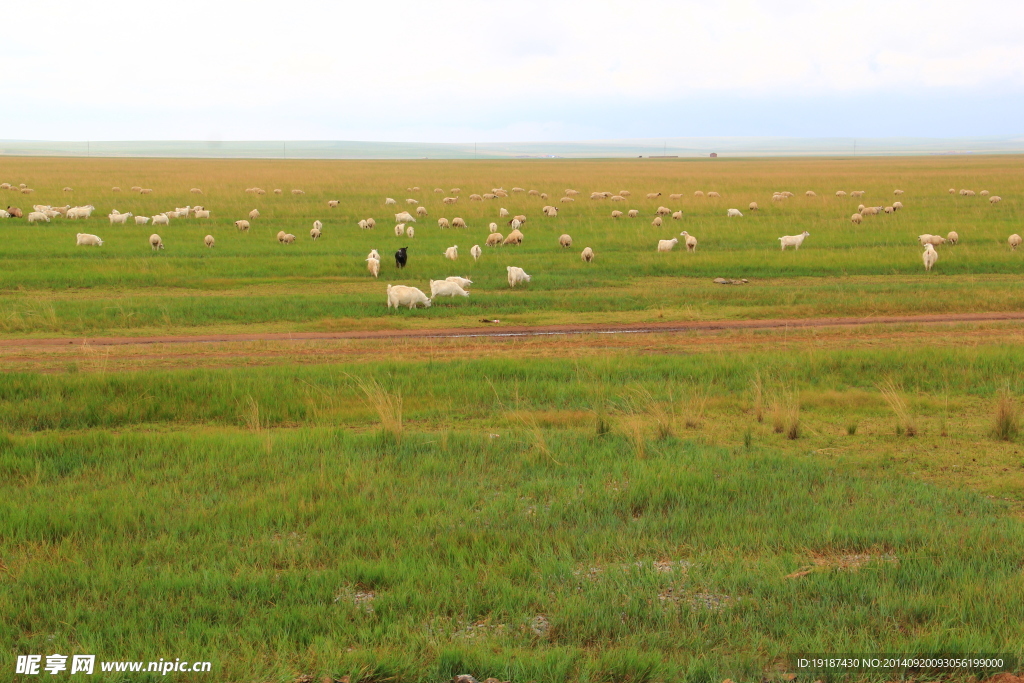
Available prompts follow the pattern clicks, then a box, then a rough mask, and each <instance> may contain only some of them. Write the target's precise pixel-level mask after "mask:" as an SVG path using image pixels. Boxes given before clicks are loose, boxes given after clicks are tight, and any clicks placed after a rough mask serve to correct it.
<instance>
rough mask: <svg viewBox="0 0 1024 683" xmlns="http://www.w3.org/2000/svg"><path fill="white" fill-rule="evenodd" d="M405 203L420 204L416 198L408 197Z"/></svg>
mask: <svg viewBox="0 0 1024 683" xmlns="http://www.w3.org/2000/svg"><path fill="white" fill-rule="evenodd" d="M405 203H406V204H409V205H410V206H411V205H413V204H419V202H418V201H416V200H415V199H406V200H405Z"/></svg>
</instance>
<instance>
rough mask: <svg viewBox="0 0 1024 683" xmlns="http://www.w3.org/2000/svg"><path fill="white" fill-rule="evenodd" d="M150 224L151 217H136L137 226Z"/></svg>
mask: <svg viewBox="0 0 1024 683" xmlns="http://www.w3.org/2000/svg"><path fill="white" fill-rule="evenodd" d="M146 223H149V216H136V217H135V225H145V224H146Z"/></svg>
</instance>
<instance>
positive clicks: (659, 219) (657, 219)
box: [651, 216, 661, 228]
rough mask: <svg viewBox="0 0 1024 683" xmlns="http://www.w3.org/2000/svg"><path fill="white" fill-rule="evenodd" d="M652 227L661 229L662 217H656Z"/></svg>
mask: <svg viewBox="0 0 1024 683" xmlns="http://www.w3.org/2000/svg"><path fill="white" fill-rule="evenodd" d="M651 225H653V226H654V227H656V228H660V227H661V216H655V217H654V220H653V221H651Z"/></svg>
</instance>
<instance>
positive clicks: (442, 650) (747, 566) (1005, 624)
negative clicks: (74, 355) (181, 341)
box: [0, 328, 1024, 682]
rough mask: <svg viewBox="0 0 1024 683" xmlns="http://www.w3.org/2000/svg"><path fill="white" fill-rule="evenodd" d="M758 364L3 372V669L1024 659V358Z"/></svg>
mask: <svg viewBox="0 0 1024 683" xmlns="http://www.w3.org/2000/svg"><path fill="white" fill-rule="evenodd" d="M1007 329H1009V328H1007ZM964 336H967V333H966V332H965V333H964ZM769 338H771V337H769ZM774 338H775V339H778V334H776V335H775V337H774ZM765 341H767V340H765ZM506 348H509V347H508V346H506ZM766 348H771V345H770V344H762V350H758V351H746V352H726V353H716V352H714V351H707V350H697V351H698V352H695V353H693V354H690V355H680V354H679V353H678V352H677V353H670V354H666V355H660V356H657V355H656V356H650V355H648V356H643V357H637V356H634V355H632V354H630V353H629V352H628V351H626V352H623V353H611V352H609V353H605V354H602V355H595V354H588V355H587V356H585V357H581V356H579V355H569V356H567V357H563V358H552V357H548V358H542V357H529V358H528V359H526V360H516V359H515V358H513V357H511V356H514V355H515V354H495V355H491V356H490V357H485V358H477V359H454V360H450V361H448V360H443V359H441V358H435V357H425V358H411V359H402V360H394V361H390V362H386V363H384V362H382V363H377V364H375V365H374V366H373V369H372V371H368V370H367V367H368V366H367V365H366V364H364V363H353V364H350V365H315V366H312V367H304V368H290V367H287V366H270V367H260V368H235V369H220V370H217V369H213V370H210V369H203V370H188V369H181V370H167V371H147V372H139V373H131V372H116V373H108V372H106V371H104V370H98V369H96V368H93V367H92V366H89V367H81V368H79V367H75V368H70V367H69V368H67V369H66V370H65V371H64V372H62V373H59V374H49V375H37V374H29V373H25V374H15V375H12V374H8V375H6V376H5V377H4V382H3V383H2V384H0V416H2V418H0V424H2V425H3V428H4V429H5V430H6V432H7V433H8V434H9V436H7V437H5V438H3V440H2V442H0V478H2V481H3V482H5V484H4V495H3V496H2V497H0V501H2V502H0V528H3V529H4V534H3V537H2V540H0V558H3V562H4V570H3V571H2V572H0V613H3V614H4V615H5V617H6V618H5V620H4V625H3V627H2V630H0V637H2V640H3V649H4V651H6V652H35V651H42V650H47V651H48V649H47V648H49V649H53V650H54V651H60V652H62V653H63V652H65V651H66V652H69V653H76V652H89V653H91V652H97V653H104V656H106V657H108V658H111V659H113V658H124V659H131V658H137V659H140V660H149V659H157V658H159V657H166V656H168V655H170V656H172V657H175V656H181V657H183V658H186V657H187V658H192V659H209V660H211V661H213V662H214V663H215V664H214V666H215V667H216V668H215V675H216V676H217V677H218V679H220V680H239V681H292V680H295V679H296V678H297V677H298V676H300V675H301V674H311V675H315V676H317V677H319V676H321V675H333V676H335V677H341V676H343V675H349V676H350V677H351V680H353V681H356V680H364V681H384V680H413V681H440V680H444V679H445V678H446V677H450V676H451V675H452V674H455V673H473V674H474V675H476V676H477V677H478V678H480V679H481V680H482V679H483V678H484V677H486V676H489V675H494V676H497V677H499V678H501V679H512V680H515V681H538V682H539V681H552V682H554V681H563V680H578V681H609V680H615V681H666V682H667V681H676V680H692V681H720V680H722V679H723V678H725V677H727V676H728V677H731V678H733V680H737V681H751V680H757V679H760V678H761V677H763V676H767V677H769V678H774V677H775V676H776V675H777V674H781V673H782V672H783V671H784V670H785V669H786V667H785V664H784V658H785V655H786V654H787V653H790V652H795V651H811V652H833V653H834V652H840V651H851V652H912V651H922V652H996V651H1007V652H1017V653H1018V654H1019V649H1020V648H1019V644H1020V642H1021V637H1022V635H1024V633H1022V631H1021V626H1020V623H1021V616H1022V614H1021V611H1022V610H1024V608H1022V607H1021V604H1024V603H1022V601H1021V598H1022V597H1024V577H1022V574H1021V567H1022V561H1024V557H1022V554H1021V550H1020V549H1021V547H1022V541H1024V527H1022V526H1021V524H1022V523H1021V519H1020V516H1019V509H1020V504H1019V500H1020V486H1021V480H1022V477H1024V468H1022V466H1021V463H1022V462H1024V461H1022V460H1021V454H1020V447H1019V444H1018V443H1016V442H1015V441H1014V440H1013V437H1012V435H1011V440H1010V441H1001V440H999V439H998V438H997V437H996V436H994V435H993V427H994V416H995V414H996V409H995V406H996V405H997V403H998V401H999V395H1000V392H1001V391H1009V392H1011V393H1013V394H1017V393H1019V391H1020V381H1021V380H1020V373H1019V371H1018V370H1017V368H1018V367H1019V365H1020V358H1021V356H1020V351H1019V346H1017V345H1015V344H1012V343H1011V344H1008V345H1003V344H982V345H979V346H977V347H975V348H959V347H958V345H957V343H956V342H955V341H953V342H951V343H947V344H946V345H945V346H939V347H938V348H929V349H920V350H912V349H905V348H903V349H870V348H866V349H858V350H845V351H844V350H837V349H834V348H833V349H828V348H826V349H823V348H820V347H817V346H816V345H815V344H813V343H807V342H806V340H804V342H797V343H796V344H795V345H794V346H789V347H788V348H787V350H788V353H785V354H783V353H778V352H771V351H765V350H764V349H766ZM503 356H509V357H503ZM931 368H936V369H937V370H936V371H935V372H930V371H929V369H931ZM368 375H369V376H372V377H373V378H375V379H376V380H379V383H378V385H377V386H379V391H378V390H377V388H375V387H374V386H364V388H365V389H368V390H369V392H368V393H367V392H365V391H363V389H360V387H359V378H362V377H366V376H368ZM883 378H884V379H885V380H890V381H891V382H892V385H893V386H894V387H896V388H897V393H898V397H899V398H900V400H902V402H903V403H905V404H906V406H907V412H908V416H905V417H904V418H900V417H899V416H898V415H896V414H894V413H893V411H892V409H891V408H890V407H889V404H888V403H887V402H886V399H885V398H884V396H883V395H882V394H881V393H880V392H879V387H878V384H882V381H881V380H882V379H883ZM876 381H877V383H878V384H876ZM398 397H401V413H402V420H403V423H402V424H403V426H402V428H401V429H400V430H399V429H398V428H397V427H396V426H395V425H394V424H393V420H391V418H389V406H391V407H392V408H394V407H395V406H397V403H395V402H396V401H397V400H398ZM374 398H377V399H381V400H382V401H383V408H382V409H381V410H380V411H377V410H375V409H374V408H373V399H374ZM389 402H390V403H389ZM393 412H394V411H393V410H392V414H393ZM759 413H760V414H761V420H760V421H759V419H758V416H759ZM907 417H909V420H908V419H907ZM382 419H384V420H385V422H382ZM794 421H796V422H797V423H798V433H797V434H796V437H797V438H794V439H791V438H789V436H791V435H792V434H791V428H792V425H793V423H794ZM776 422H780V423H781V427H780V429H781V433H779V432H776V427H775V423H776ZM910 423H913V425H914V430H915V436H913V437H912V438H911V437H908V436H907V435H906V429H905V427H906V425H907V424H910ZM382 424H383V425H385V426H387V425H388V424H391V427H390V431H386V430H384V431H382V430H381V426H382ZM601 425H605V426H604V427H602V426H601ZM983 494H987V495H988V496H989V497H988V498H986V497H985V495H983ZM993 496H994V498H993ZM1004 498H1010V499H1012V500H1013V501H1014V502H1010V503H1007V502H1005V501H1004V500H1000V499H1004ZM1011 510H1013V511H1015V512H1014V513H1013V514H1008V513H1010V512H1011ZM801 571H809V572H810V573H808V574H806V575H803V576H800V577H797V578H786V577H787V576H789V575H790V574H793V573H797V572H801ZM115 653H116V654H115ZM111 680H114V679H111ZM141 680H145V679H141ZM153 680H155V679H153ZM179 680H202V678H201V677H200V676H198V675H197V676H196V677H194V678H188V677H187V676H181V677H179ZM873 680H887V679H884V678H876V679H873Z"/></svg>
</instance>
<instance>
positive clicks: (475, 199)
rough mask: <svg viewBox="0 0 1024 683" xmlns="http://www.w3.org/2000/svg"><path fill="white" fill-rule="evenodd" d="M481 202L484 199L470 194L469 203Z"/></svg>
mask: <svg viewBox="0 0 1024 683" xmlns="http://www.w3.org/2000/svg"><path fill="white" fill-rule="evenodd" d="M483 200H484V198H483V197H481V196H480V195H478V194H471V195H469V201H471V202H482V201H483Z"/></svg>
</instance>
